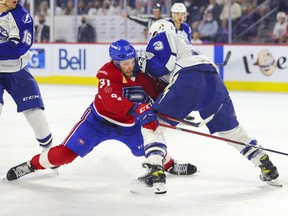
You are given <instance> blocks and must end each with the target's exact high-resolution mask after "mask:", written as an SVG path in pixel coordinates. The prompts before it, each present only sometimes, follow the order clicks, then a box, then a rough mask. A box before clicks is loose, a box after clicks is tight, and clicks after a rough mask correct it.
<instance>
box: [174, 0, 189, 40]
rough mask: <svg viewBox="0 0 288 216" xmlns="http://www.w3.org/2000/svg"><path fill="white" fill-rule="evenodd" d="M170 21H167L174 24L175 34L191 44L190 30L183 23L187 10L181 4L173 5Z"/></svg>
mask: <svg viewBox="0 0 288 216" xmlns="http://www.w3.org/2000/svg"><path fill="white" fill-rule="evenodd" d="M170 15H171V19H169V21H170V22H171V23H173V24H174V26H175V28H176V33H177V34H179V35H182V36H183V37H185V38H187V40H188V41H189V42H191V28H190V26H189V25H188V24H187V23H186V22H185V21H186V18H187V9H186V7H185V5H184V4H183V3H174V4H173V5H172V7H171V10H170Z"/></svg>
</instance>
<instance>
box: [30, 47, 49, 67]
mask: <svg viewBox="0 0 288 216" xmlns="http://www.w3.org/2000/svg"><path fill="white" fill-rule="evenodd" d="M30 51H31V52H32V54H33V56H32V58H31V59H30V61H29V62H28V66H27V67H28V68H35V69H36V68H37V69H44V68H45V49H30Z"/></svg>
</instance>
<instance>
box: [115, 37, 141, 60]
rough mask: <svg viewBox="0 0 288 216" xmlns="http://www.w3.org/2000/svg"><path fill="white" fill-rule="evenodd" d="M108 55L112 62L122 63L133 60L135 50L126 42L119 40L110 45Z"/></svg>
mask: <svg viewBox="0 0 288 216" xmlns="http://www.w3.org/2000/svg"><path fill="white" fill-rule="evenodd" d="M109 55H110V57H111V59H112V60H113V61H123V60H127V59H131V58H135V57H136V50H135V49H134V47H133V46H132V45H131V44H130V43H129V42H128V41H127V40H124V39H120V40H118V41H115V42H113V43H112V44H111V45H110V47H109Z"/></svg>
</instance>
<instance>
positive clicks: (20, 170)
mask: <svg viewBox="0 0 288 216" xmlns="http://www.w3.org/2000/svg"><path fill="white" fill-rule="evenodd" d="M13 171H14V173H15V175H16V176H17V178H20V177H22V176H24V175H26V174H27V173H30V172H31V170H30V169H29V166H28V165H27V164H24V165H21V166H18V167H16V168H14V169H13Z"/></svg>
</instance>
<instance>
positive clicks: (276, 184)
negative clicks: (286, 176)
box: [266, 179, 283, 187]
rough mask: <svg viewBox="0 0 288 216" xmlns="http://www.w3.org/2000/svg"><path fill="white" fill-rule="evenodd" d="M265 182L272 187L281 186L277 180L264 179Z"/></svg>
mask: <svg viewBox="0 0 288 216" xmlns="http://www.w3.org/2000/svg"><path fill="white" fill-rule="evenodd" d="M266 183H267V184H268V185H270V186H274V187H283V185H282V183H281V182H280V181H279V180H278V179H275V180H271V181H266Z"/></svg>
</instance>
